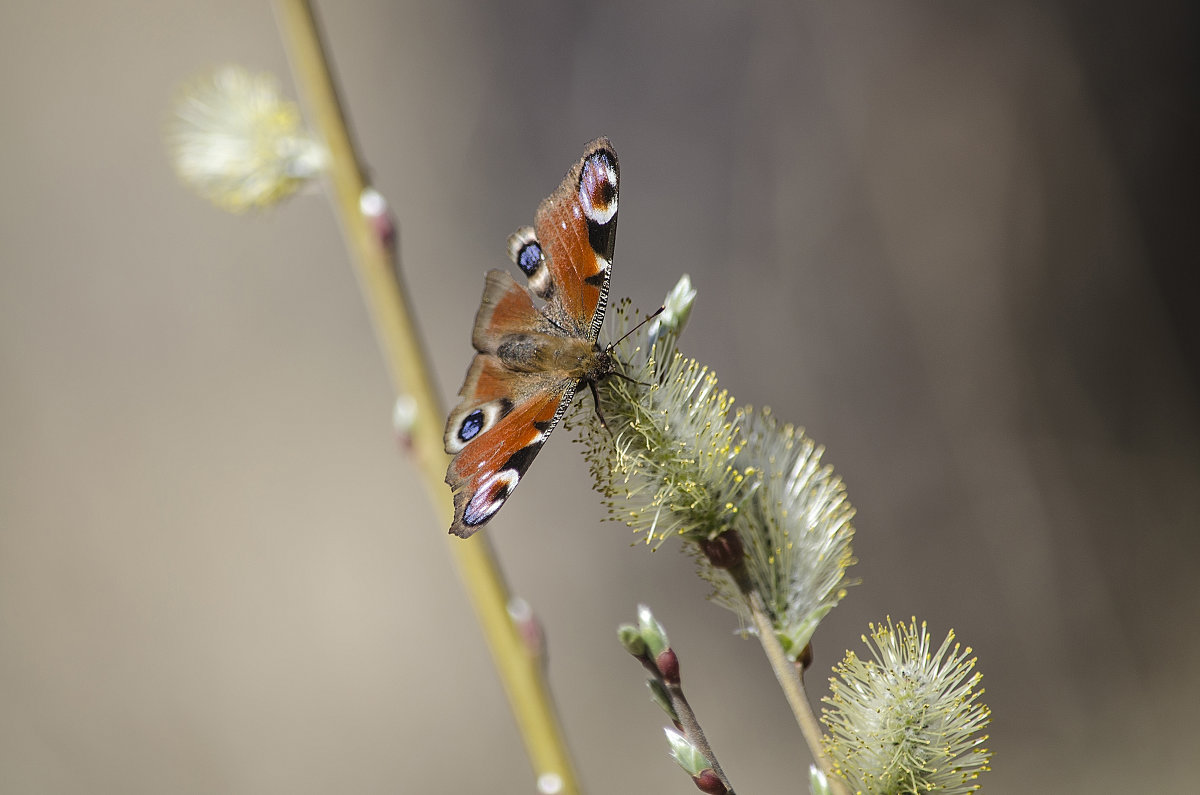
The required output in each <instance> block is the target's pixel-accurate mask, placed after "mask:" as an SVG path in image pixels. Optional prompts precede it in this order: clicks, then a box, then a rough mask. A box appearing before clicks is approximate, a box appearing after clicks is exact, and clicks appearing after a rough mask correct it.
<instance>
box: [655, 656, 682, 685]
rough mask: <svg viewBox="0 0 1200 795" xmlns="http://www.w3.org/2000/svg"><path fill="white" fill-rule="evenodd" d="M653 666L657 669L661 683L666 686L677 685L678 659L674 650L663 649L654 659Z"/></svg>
mask: <svg viewBox="0 0 1200 795" xmlns="http://www.w3.org/2000/svg"><path fill="white" fill-rule="evenodd" d="M654 665H655V667H656V668H658V675H659V676H661V677H662V680H663V682H665V683H667V684H668V685H677V684H679V658H678V657H677V656H675V652H674V650H672V649H670V648H666V649H663V650H662V651H661V652H659V655H658V656H657V657H655V658H654Z"/></svg>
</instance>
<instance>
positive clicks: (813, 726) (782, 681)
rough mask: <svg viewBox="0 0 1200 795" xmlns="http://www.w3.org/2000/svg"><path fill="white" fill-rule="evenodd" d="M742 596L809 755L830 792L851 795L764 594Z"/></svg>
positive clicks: (748, 590)
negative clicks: (825, 743)
mask: <svg viewBox="0 0 1200 795" xmlns="http://www.w3.org/2000/svg"><path fill="white" fill-rule="evenodd" d="M743 593H744V594H745V595H746V599H747V601H748V602H749V603H750V615H751V617H752V618H753V620H754V628H755V630H757V632H758V640H759V643H761V644H762V647H763V652H765V653H766V655H767V660H768V662H770V664H771V669H772V670H773V671H774V672H775V678H776V679H778V680H779V686H780V688H782V689H783V695H784V698H786V699H787V702H788V706H790V707H791V708H792V714H793V715H795V716H796V723H798V724H799V725H800V733H801V734H803V735H804V741H805V743H807V744H808V749H809V752H810V753H812V757H813V759H814V760H815V761H816V763H817V766H818V767H820V768H821V770H822V771H824V773H825V775H826V777H827V778H828V780H829V785H830V788H831V789H833V790H834V791H835V792H837V793H839V795H850V793H849V790H848V789H847V788H846V785H845V782H844V781H843V779H842V777H841V776H839V775H838V774H837V773H836V772H835V771H834V769H833V764H832V763H831V762H830V761H829V757H828V756H827V755H826V753H825V749H824V748H823V747H822V746H821V727H820V725H819V724H818V723H817V719H816V716H814V715H813V711H812V707H811V706H810V705H809V703H808V695H807V693H805V690H804V679H803V677H801V675H800V671H799V669H798V668H797V667H796V665H795V664H793V663H792V661H791V660H790V659H788V656H787V654H786V653H785V652H784V651H783V646H782V645H781V644H780V643H779V638H778V637H777V636H776V635H775V625H774V623H773V622H772V621H771V617H770V615H768V613H767V606H766V604H765V603H764V602H763V598H762V594H760V593H759V592H758V591H757V590H756V589H754V588H746V587H743Z"/></svg>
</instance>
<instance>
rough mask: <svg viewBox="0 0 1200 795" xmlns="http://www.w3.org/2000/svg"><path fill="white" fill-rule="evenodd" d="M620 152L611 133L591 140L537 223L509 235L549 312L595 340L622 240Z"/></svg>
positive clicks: (543, 207) (541, 207)
mask: <svg viewBox="0 0 1200 795" xmlns="http://www.w3.org/2000/svg"><path fill="white" fill-rule="evenodd" d="M620 173H621V172H620V166H619V164H618V162H617V153H616V152H615V151H614V150H613V148H612V144H611V143H609V141H608V139H607V138H597V139H596V140H595V141H592V142H591V143H590V144H588V146H587V149H586V150H585V151H584V153H583V157H581V158H580V159H579V160H578V162H576V163H575V165H574V166H573V167H572V168H571V170H570V171H568V172H567V175H566V176H565V177H563V181H562V182H561V183H559V186H558V188H557V189H556V190H555V191H554V193H552V194H550V196H549V197H547V198H546V199H545V200H544V201H542V203H541V205H539V206H538V210H537V216H536V218H535V223H534V227H532V228H531V227H523V228H521V229H518V230H517V232H516V233H515V234H514V235H513V236H512V237H510V238H509V241H508V248H509V256H510V257H512V260H513V262H515V263H516V264H517V266H518V267H519V268H520V269H521V271H522V272H523V273H524V274H525V275H526V276H527V277H528V278H529V287H530V288H531V289H532V290H533V292H534V293H535V294H536V295H537V296H538V297H539V298H541V299H542V300H544V301H546V311H547V314H548V315H549V316H550V317H551V318H552V319H553V320H554V322H555V323H557V324H559V325H560V326H561V327H562V328H563V329H564V330H566V331H568V332H569V333H570V334H571V335H572V336H576V337H579V338H581V339H585V340H587V341H588V342H595V341H596V338H597V336H599V334H600V324H601V323H603V322H604V312H605V309H606V307H607V305H608V282H609V278H610V277H611V275H612V260H613V249H614V247H615V246H616V242H617V194H618V188H619V183H620Z"/></svg>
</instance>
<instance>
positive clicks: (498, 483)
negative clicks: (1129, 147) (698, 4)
mask: <svg viewBox="0 0 1200 795" xmlns="http://www.w3.org/2000/svg"><path fill="white" fill-rule="evenodd" d="M619 183H620V168H619V166H618V165H617V153H616V152H614V151H613V148H612V144H610V143H609V141H608V139H607V138H598V139H596V140H595V141H592V142H591V143H590V144H588V145H587V148H586V149H585V150H584V153H583V156H582V157H580V158H579V160H578V161H576V163H575V165H574V166H572V167H571V170H570V171H568V172H567V174H566V176H565V177H563V180H562V182H561V183H560V184H559V186H558V188H557V189H555V191H554V192H553V193H551V194H550V196H549V197H547V198H546V199H544V200H543V201H542V203H541V204H540V205H539V206H538V209H537V214H536V216H535V218H534V225H533V226H532V227H528V226H524V227H521V228H520V229H518V230H517V231H516V232H514V233H513V234H512V235H511V236H510V237H509V238H508V255H509V258H510V259H512V261H513V263H515V264H516V266H517V267H518V268H519V269H520V270H521V272H522V273H524V274H525V278H526V280H527V282H528V287H526V286H525V285H522V284H519V283H518V282H517V280H516V279H514V278H513V277H512V276H511V275H510V274H509V273H508V272H507V271H502V270H491V271H488V274H487V282H486V284H485V286H484V289H483V299H482V301H481V302H480V304H479V312H478V314H477V315H476V316H475V329H474V332H473V333H472V334H471V343H472V345H474V347H475V350H476V354H475V357H474V358H473V359H472V360H471V366H470V368H469V369H468V370H467V377H466V380H465V381H464V382H463V386H462V389H460V390H459V392H458V394H459V397H460V398H461V400H460V401H459V403H458V405H457V406H456V407H455V408H454V410H453V411H451V412H450V417H449V419H448V420H447V421H446V435H445V444H446V452H447V453H449V454H450V455H452V456H453V458H452V459H451V460H450V466H449V467H448V468H447V469H446V483H448V484H449V485H450V489H451V491H453V492H454V523H453V524H451V525H450V532H451V533H453V534H454V535H456V536H461V537H462V538H467V537H468V536H470V535H471V534H472V533H474V532H476V531H477V530H479V528H481V527H482V526H483V525H484V524H486V523H487V522H488V521H490V520H491V519H492V517H493V516H495V515H496V512H497V511H499V510H500V508H501V506H503V505H504V502H505V500H507V499H508V497H509V495H511V494H512V492H513V489H515V488H516V487H517V483H519V482H520V480H521V477H522V476H523V475H524V474H525V472H526V471H527V470H528V469H529V465H530V464H531V463H532V462H533V459H534V457H535V456H536V455H537V454H538V451H540V450H541V449H542V445H543V444H545V443H546V439H547V437H549V436H550V432H551V431H553V430H554V426H556V425H557V424H558V421H559V420H560V419H562V416H563V414H564V413H565V412H566V410H567V408H568V407H569V406H570V405H571V400H572V398H573V397H574V396H575V391H576V390H577V389H578V388H579V387H581V386H582V385H583V384H585V383H586V384H587V385H588V386H589V387H590V388H591V390H592V396H593V397H595V396H596V382H597V381H600V380H601V379H604V378H606V377H608V376H610V375H613V374H615V373H616V364H615V361H614V359H613V356H612V346H609V347H607V348H601V347H600V345H599V344H598V343H597V342H596V339H597V337H598V336H599V334H600V325H601V324H602V323H603V322H604V311H605V309H606V308H607V306H608V283H609V279H610V278H611V276H612V259H613V248H614V246H615V245H616V242H617V192H618V186H619ZM535 296H536V297H537V298H540V299H541V300H542V301H543V304H542V305H541V306H540V307H539V306H537V305H536V304H535V303H534V297H535ZM597 409H599V402H598V401H597Z"/></svg>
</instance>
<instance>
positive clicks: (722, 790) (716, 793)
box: [692, 767, 729, 795]
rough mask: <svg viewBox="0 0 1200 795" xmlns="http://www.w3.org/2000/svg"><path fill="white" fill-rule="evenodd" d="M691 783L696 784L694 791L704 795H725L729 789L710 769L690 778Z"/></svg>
mask: <svg viewBox="0 0 1200 795" xmlns="http://www.w3.org/2000/svg"><path fill="white" fill-rule="evenodd" d="M692 781H694V782H696V789H698V790H700V791H701V792H703V793H705V795H726V793H728V792H729V788H728V787H726V786H725V782H724V781H722V780H721V777H720V776H718V775H717V773H716V771H714V770H713V769H712V768H711V767H710V768H708V769H707V770H701V771H700V773H699V774H698V775H695V776H692Z"/></svg>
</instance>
